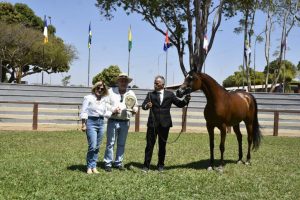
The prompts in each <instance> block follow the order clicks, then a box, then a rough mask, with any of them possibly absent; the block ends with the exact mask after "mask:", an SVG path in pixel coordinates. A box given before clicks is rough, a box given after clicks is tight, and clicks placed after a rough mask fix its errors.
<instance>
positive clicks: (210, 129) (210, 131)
mask: <svg viewBox="0 0 300 200" xmlns="http://www.w3.org/2000/svg"><path fill="white" fill-rule="evenodd" d="M206 128H207V131H208V135H209V148H210V163H209V166H208V168H207V170H212V169H213V165H214V128H215V127H214V126H211V125H209V124H208V123H206Z"/></svg>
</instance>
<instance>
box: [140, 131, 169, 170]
mask: <svg viewBox="0 0 300 200" xmlns="http://www.w3.org/2000/svg"><path fill="white" fill-rule="evenodd" d="M169 130H170V127H162V126H158V127H155V128H154V127H148V128H147V135H146V139H147V145H146V149H145V161H144V166H145V167H147V168H150V163H151V158H152V153H153V148H154V145H155V142H156V137H157V135H158V163H157V167H160V166H161V167H163V166H164V165H165V156H166V141H167V140H168V135H169Z"/></svg>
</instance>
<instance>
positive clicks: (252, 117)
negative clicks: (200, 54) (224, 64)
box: [176, 71, 262, 170]
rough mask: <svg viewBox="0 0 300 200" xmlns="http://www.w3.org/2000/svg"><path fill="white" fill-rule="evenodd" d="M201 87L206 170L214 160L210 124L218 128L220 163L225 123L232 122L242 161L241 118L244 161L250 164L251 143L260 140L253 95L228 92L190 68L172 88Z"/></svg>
mask: <svg viewBox="0 0 300 200" xmlns="http://www.w3.org/2000/svg"><path fill="white" fill-rule="evenodd" d="M197 90H202V91H203V92H204V94H205V96H206V99H207V104H206V106H205V109H204V117H205V120H206V128H207V131H208V134H209V144H210V163H209V167H208V170H212V169H213V164H214V128H215V127H217V128H218V129H219V130H220V132H221V134H220V135H221V141H220V151H221V166H220V167H222V166H223V165H224V157H223V154H224V151H225V146H224V143H225V138H226V131H227V127H228V126H233V130H234V132H235V134H236V137H237V141H238V151H239V158H238V163H244V162H243V161H242V158H243V150H242V134H241V131H240V122H241V121H244V123H245V125H246V129H247V135H248V153H247V161H246V163H245V164H247V165H248V164H250V159H251V154H250V150H251V146H252V144H253V147H252V149H254V150H257V149H258V147H259V145H260V141H261V137H262V136H261V131H260V126H259V123H258V118H257V102H256V99H255V98H254V96H253V95H252V94H250V93H247V92H244V91H236V92H228V91H226V90H225V89H224V88H223V87H222V86H220V85H219V84H218V83H217V82H216V81H215V80H214V79H213V78H212V77H210V76H209V75H207V74H204V73H199V72H195V71H190V72H189V73H188V75H187V76H186V78H185V80H184V83H183V84H182V85H181V86H180V87H179V88H178V90H177V91H176V95H177V96H178V97H183V95H186V94H190V93H192V92H194V91H197Z"/></svg>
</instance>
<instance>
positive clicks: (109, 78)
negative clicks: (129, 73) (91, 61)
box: [93, 65, 121, 86]
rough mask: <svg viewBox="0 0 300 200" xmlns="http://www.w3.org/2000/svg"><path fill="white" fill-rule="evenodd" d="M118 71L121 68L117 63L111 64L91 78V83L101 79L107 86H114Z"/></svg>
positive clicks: (119, 71)
mask: <svg viewBox="0 0 300 200" xmlns="http://www.w3.org/2000/svg"><path fill="white" fill-rule="evenodd" d="M120 73H121V70H120V68H119V67H118V66H117V65H111V66H109V67H108V68H105V69H104V70H103V71H102V72H100V73H99V74H97V75H96V76H95V77H94V78H93V84H95V83H97V82H98V81H100V80H101V81H103V82H104V83H105V84H106V85H107V86H114V85H115V84H116V80H117V77H118V76H119V74H120Z"/></svg>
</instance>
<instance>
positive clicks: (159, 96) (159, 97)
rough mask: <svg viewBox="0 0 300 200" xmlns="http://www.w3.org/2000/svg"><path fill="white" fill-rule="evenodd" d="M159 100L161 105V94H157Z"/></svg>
mask: <svg viewBox="0 0 300 200" xmlns="http://www.w3.org/2000/svg"><path fill="white" fill-rule="evenodd" d="M157 99H158V102H159V105H160V104H161V92H157Z"/></svg>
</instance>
